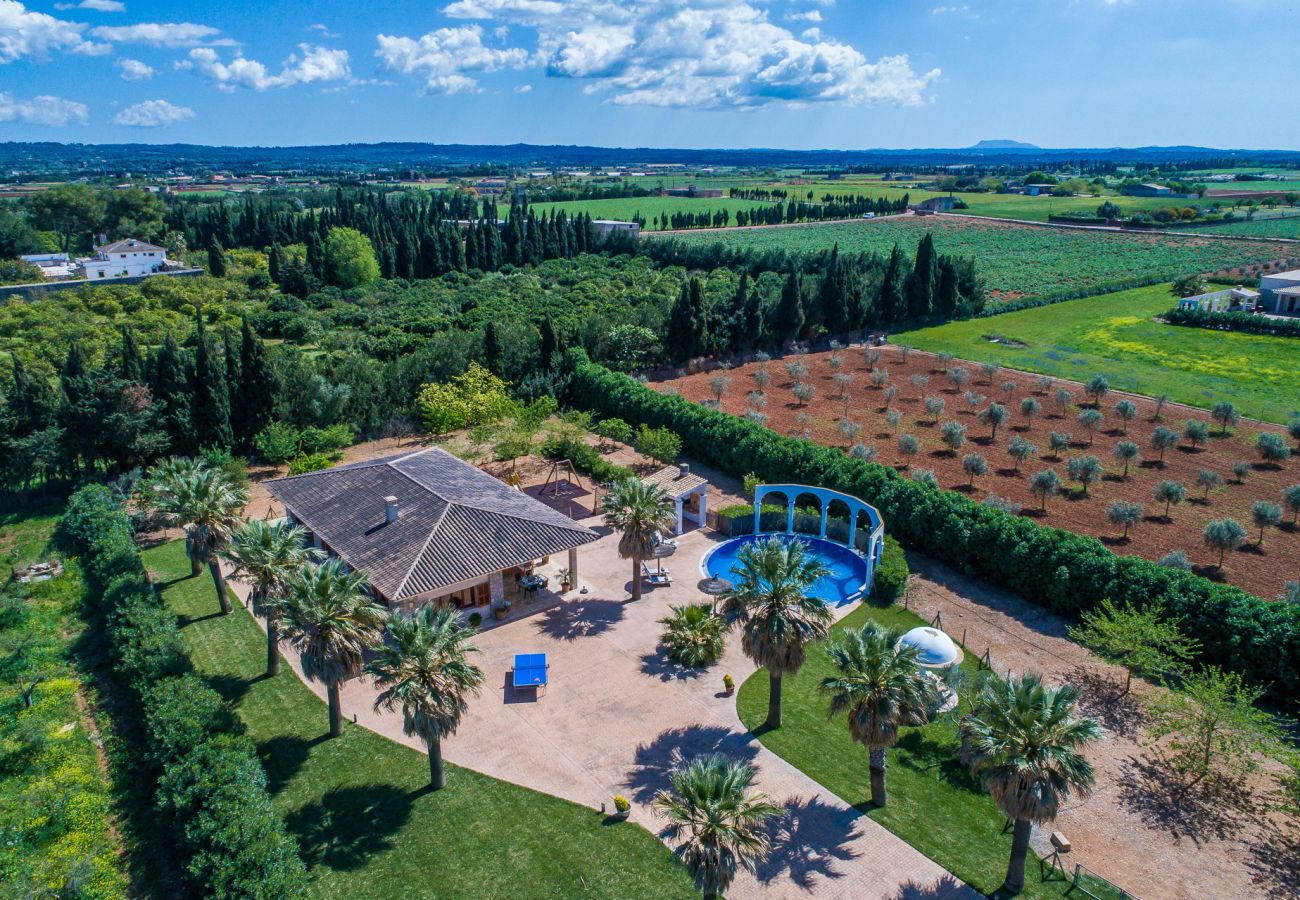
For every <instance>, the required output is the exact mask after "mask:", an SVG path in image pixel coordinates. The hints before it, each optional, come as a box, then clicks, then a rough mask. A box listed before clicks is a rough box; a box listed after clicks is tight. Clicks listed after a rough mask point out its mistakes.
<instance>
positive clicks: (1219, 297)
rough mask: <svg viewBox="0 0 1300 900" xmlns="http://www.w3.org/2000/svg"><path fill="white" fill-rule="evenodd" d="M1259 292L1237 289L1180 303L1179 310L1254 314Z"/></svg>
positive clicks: (1199, 295)
mask: <svg viewBox="0 0 1300 900" xmlns="http://www.w3.org/2000/svg"><path fill="white" fill-rule="evenodd" d="M1258 301H1259V292H1258V291H1252V290H1251V289H1250V288H1243V287H1235V288H1228V289H1227V290H1222V291H1211V292H1210V293H1208V294H1197V295H1196V296H1195V297H1184V298H1183V299H1181V300H1179V301H1178V308H1179V309H1199V310H1202V311H1204V312H1254V311H1255V305H1256V303H1258Z"/></svg>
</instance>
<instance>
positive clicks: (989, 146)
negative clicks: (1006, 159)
mask: <svg viewBox="0 0 1300 900" xmlns="http://www.w3.org/2000/svg"><path fill="white" fill-rule="evenodd" d="M966 149H967V150H1042V149H1043V148H1042V147H1040V146H1038V145H1037V144H1026V143H1025V142H1024V141H980V142H979V143H978V144H972V145H971V146H969V147H967V148H966Z"/></svg>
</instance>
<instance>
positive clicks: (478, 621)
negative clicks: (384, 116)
mask: <svg viewBox="0 0 1300 900" xmlns="http://www.w3.org/2000/svg"><path fill="white" fill-rule="evenodd" d="M482 624H483V614H482V613H479V612H472V613H470V614H469V627H470V628H478V627H479V626H480V625H482Z"/></svg>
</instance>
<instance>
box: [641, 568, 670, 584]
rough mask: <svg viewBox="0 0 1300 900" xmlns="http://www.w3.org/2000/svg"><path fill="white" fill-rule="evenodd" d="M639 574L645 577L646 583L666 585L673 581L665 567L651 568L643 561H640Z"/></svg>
mask: <svg viewBox="0 0 1300 900" xmlns="http://www.w3.org/2000/svg"><path fill="white" fill-rule="evenodd" d="M641 574H642V575H643V576H644V577H645V580H646V583H647V584H653V585H666V584H672V583H673V576H672V575H671V574H670V573H669V571H668V570H667V569H652V568H650V567H649V566H647V565H646V564H645V563H644V562H643V563H641Z"/></svg>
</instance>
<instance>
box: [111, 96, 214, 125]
mask: <svg viewBox="0 0 1300 900" xmlns="http://www.w3.org/2000/svg"><path fill="white" fill-rule="evenodd" d="M192 118H194V110H192V109H190V108H189V107H188V106H177V105H175V104H174V103H168V102H167V101H166V100H145V101H144V102H143V103H137V104H135V105H134V106H128V107H127V108H126V109H124V110H122V111H121V112H120V113H118V114H117V115H116V116H114V117H113V124H114V125H130V126H132V127H134V128H159V127H161V126H163V125H175V124H176V123H177V122H184V121H185V120H186V119H192Z"/></svg>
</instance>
